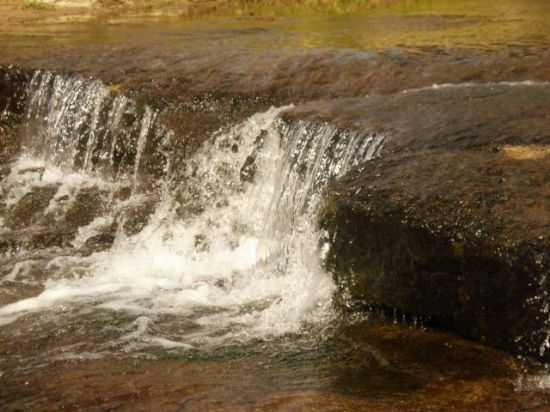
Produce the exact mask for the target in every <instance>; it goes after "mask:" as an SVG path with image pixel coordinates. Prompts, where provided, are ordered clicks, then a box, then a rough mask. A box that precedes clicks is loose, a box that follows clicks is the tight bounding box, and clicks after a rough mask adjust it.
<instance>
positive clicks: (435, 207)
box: [288, 84, 550, 361]
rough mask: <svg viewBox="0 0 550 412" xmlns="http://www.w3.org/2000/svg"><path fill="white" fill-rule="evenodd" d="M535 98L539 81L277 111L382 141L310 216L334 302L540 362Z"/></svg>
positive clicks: (543, 313)
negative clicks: (378, 151) (324, 244)
mask: <svg viewBox="0 0 550 412" xmlns="http://www.w3.org/2000/svg"><path fill="white" fill-rule="evenodd" d="M548 103H550V90H549V86H548V85H545V84H540V85H536V86H535V85H525V84H524V85H503V84H500V85H495V84H493V85H471V86H468V87H452V88H431V89H426V90H423V91H415V92H413V93H400V94H398V95H392V96H385V97H381V96H376V97H373V98H370V99H368V98H367V99H363V100H361V101H360V100H353V101H347V103H346V104H344V102H343V101H340V102H332V103H326V102H325V103H324V104H320V105H317V107H321V109H320V110H319V111H317V112H315V111H314V110H313V109H312V108H313V107H314V106H315V105H313V104H310V105H305V106H302V107H298V108H297V109H296V110H295V111H294V112H293V113H291V114H289V115H288V119H292V118H302V119H303V118H307V119H309V121H320V120H322V121H330V122H334V123H336V124H339V125H340V126H341V127H346V125H347V126H348V127H361V128H362V129H363V130H364V129H365V128H367V127H371V129H372V131H373V133H377V134H381V135H384V136H386V143H385V148H384V149H383V151H382V155H381V157H380V158H378V159H374V160H372V161H370V162H367V163H365V164H363V165H360V166H359V167H357V168H356V169H355V170H354V171H352V172H351V173H349V174H348V175H347V176H345V177H344V178H342V179H340V180H339V181H336V182H334V183H333V184H332V185H331V187H330V188H329V190H327V191H326V194H325V198H324V203H323V206H322V210H321V212H320V216H319V219H320V225H321V227H322V228H324V229H325V230H326V232H327V236H328V239H329V240H330V242H331V245H332V246H331V249H330V252H329V254H328V257H327V260H326V265H327V266H328V268H329V269H330V270H331V271H333V273H335V276H336V278H337V281H338V284H339V286H340V288H341V289H342V291H343V293H342V295H343V296H348V297H349V299H348V301H346V302H345V303H346V304H348V305H354V306H359V307H363V308H371V309H372V308H376V309H380V308H382V309H387V310H388V311H390V313H392V312H393V313H397V314H399V315H402V316H405V317H407V316H411V317H412V316H421V317H422V318H423V319H426V320H427V324H428V325H436V326H439V327H443V328H447V329H450V330H452V331H455V332H457V333H459V334H460V335H462V336H465V337H467V338H471V339H475V340H479V341H482V342H485V343H487V344H490V345H493V346H495V347H498V348H501V349H505V350H508V351H511V352H514V353H519V354H526V355H530V356H534V357H537V358H539V359H542V360H545V361H548V360H550V350H549V349H550V344H549V335H550V314H549V309H550V297H549V290H550V289H549V278H550V121H549V120H548V119H549V114H550V107H549V106H550V105H549V104H548ZM342 107H347V108H348V109H347V110H346V111H345V114H342ZM350 108H351V109H350Z"/></svg>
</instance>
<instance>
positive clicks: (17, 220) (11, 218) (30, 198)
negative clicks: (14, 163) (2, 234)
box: [5, 185, 58, 229]
mask: <svg viewBox="0 0 550 412" xmlns="http://www.w3.org/2000/svg"><path fill="white" fill-rule="evenodd" d="M57 189H58V185H47V186H38V187H34V188H33V190H32V191H31V192H28V193H26V194H25V195H23V197H21V199H19V200H18V201H17V203H16V204H15V205H13V206H12V207H11V208H10V209H9V211H8V216H7V219H6V222H5V224H6V226H8V227H9V228H11V229H17V228H24V227H27V226H29V225H31V224H32V223H34V222H36V221H38V220H39V218H40V217H41V216H42V212H43V211H44V210H45V209H46V208H47V207H48V205H49V203H50V200H51V199H52V198H53V197H54V196H55V194H56V193H57Z"/></svg>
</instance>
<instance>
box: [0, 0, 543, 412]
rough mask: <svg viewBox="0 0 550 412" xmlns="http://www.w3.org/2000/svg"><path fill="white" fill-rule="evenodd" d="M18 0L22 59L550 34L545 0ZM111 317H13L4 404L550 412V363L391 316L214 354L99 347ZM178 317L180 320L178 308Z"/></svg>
mask: <svg viewBox="0 0 550 412" xmlns="http://www.w3.org/2000/svg"><path fill="white" fill-rule="evenodd" d="M9 4H10V3H5V5H4V7H5V9H4V10H7V11H6V13H5V14H4V19H2V17H0V23H1V25H0V42H1V44H2V45H3V48H4V53H6V56H9V55H10V53H11V54H13V55H14V56H18V57H21V56H32V55H33V54H34V53H35V52H37V51H40V52H41V53H44V52H47V50H48V47H52V48H56V49H59V48H63V47H72V46H78V47H90V48H91V49H93V47H94V46H96V45H105V44H107V45H117V44H123V45H128V44H130V45H131V44H135V45H139V47H154V46H155V44H169V45H171V46H174V47H179V48H185V49H200V50H204V49H207V48H212V50H213V53H215V50H216V49H219V48H223V49H243V48H246V49H262V50H266V49H267V50H270V49H280V48H292V49H302V48H346V49H348V48H351V49H367V50H384V49H394V48H397V49H405V50H407V51H413V52H420V51H421V52H426V53H429V52H430V49H431V48H434V47H437V48H441V47H449V48H475V49H484V50H496V49H501V48H506V47H509V46H521V47H527V48H529V47H533V48H538V47H546V46H547V45H548V44H549V42H550V24H548V22H550V2H547V1H543V0H539V1H536V0H526V1H518V0H503V1H498V2H497V1H493V2H482V1H475V0H462V1H452V0H447V1H444V0H439V1H437V0H436V1H428V0H422V1H401V2H397V3H396V4H393V5H391V6H387V7H380V8H374V9H373V8H365V9H363V8H362V7H360V6H357V5H354V4H353V3H352V4H350V5H349V6H348V7H347V8H343V9H330V10H318V9H316V10H312V9H307V8H294V7H293V8H288V7H283V6H277V7H275V8H263V7H260V6H258V7H253V8H249V9H247V10H244V11H243V10H241V11H240V12H239V13H236V12H235V13H230V14H231V15H230V16H229V17H227V16H226V17H216V16H208V17H204V18H201V19H200V20H191V19H188V18H174V17H161V18H159V17H151V16H148V15H145V14H138V15H135V16H130V17H124V18H121V17H120V16H112V17H109V16H105V15H103V16H101V17H98V18H97V17H94V16H90V15H88V14H86V13H83V12H73V13H71V14H70V15H68V16H67V15H65V14H64V13H62V12H56V11H24V10H23V11H17V12H15V13H14V14H12V15H11V16H12V17H13V19H12V20H9V21H7V18H8V17H9V16H10V14H9V13H10V10H13V9H11V8H9V7H8V6H9ZM6 5H7V6H6ZM1 7H2V5H0V11H1V10H2V8H1ZM350 12H351V14H350ZM237 14H240V16H238V15H237ZM83 50H84V49H83ZM31 61H32V60H31ZM29 291H30V292H31V294H37V293H39V292H40V290H37V291H35V292H34V291H32V290H31V289H30V288H29V289H27V290H25V291H20V295H18V296H16V298H17V297H21V296H26V295H28V294H29ZM58 309H59V311H61V312H63V311H64V310H65V309H64V308H63V307H60V308H58ZM104 315H105V316H104V317H101V316H99V315H98V314H97V313H95V314H93V316H92V315H90V314H83V315H82V316H81V318H80V319H79V321H78V322H73V323H70V324H59V323H56V322H49V321H48V318H47V317H46V316H43V315H40V314H39V315H36V316H34V317H33V316H29V317H28V318H22V319H20V320H18V322H17V324H15V325H10V326H7V327H3V328H2V334H1V335H0V357H1V360H0V409H2V410H14V411H15V410H25V411H26V410H37V411H42V410H62V409H63V410H132V411H135V410H174V411H176V410H177V411H208V410H212V411H250V410H266V411H288V410H300V411H302V410H303V411H310V410H322V411H346V410H350V411H352V410H353V411H355V410H368V411H447V410H450V411H544V410H548V409H547V408H548V405H549V404H550V394H549V393H548V392H547V391H545V387H547V386H548V383H547V380H548V379H547V378H546V377H544V375H541V376H540V377H535V378H533V376H538V374H539V373H540V372H541V370H542V371H543V369H542V368H541V367H540V366H539V365H533V364H530V363H529V362H526V361H522V360H518V359H516V358H514V357H513V356H511V355H507V354H504V353H501V352H498V351H496V350H493V349H489V348H486V347H483V346H480V345H478V344H475V343H471V342H467V341H465V340H462V339H460V338H458V337H456V336H453V335H452V334H448V333H444V332H435V331H430V330H425V329H423V328H420V327H413V326H412V325H407V324H400V323H399V322H394V321H393V319H389V320H388V321H380V320H379V319H376V320H372V319H371V320H365V319H360V320H358V321H355V322H348V321H347V320H346V319H338V320H337V321H336V322H335V324H334V325H331V326H330V328H329V330H328V331H325V333H324V335H323V336H322V337H320V336H319V338H318V339H311V336H310V335H308V336H307V339H305V338H304V336H300V335H299V334H298V335H296V334H293V335H289V336H283V337H280V338H278V339H275V340H266V341H262V340H258V341H254V342H248V343H246V344H243V345H231V346H227V347H224V348H216V349H215V350H209V351H191V352H189V351H184V350H177V349H173V350H162V351H161V350H154V349H148V350H144V351H138V352H131V351H125V350H123V349H120V350H116V348H115V350H110V351H109V353H107V354H105V355H103V356H99V355H98V354H97V351H96V349H97V348H98V347H99V346H100V345H101V344H103V343H104V341H105V340H108V339H110V338H111V337H112V336H110V335H109V333H120V331H118V332H117V331H116V327H117V325H118V322H121V323H123V322H129V320H128V319H120V318H119V317H117V315H115V314H113V313H109V312H105V314H104ZM130 321H131V320H130ZM168 324H169V325H170V328H174V329H176V328H178V327H181V325H180V326H177V322H176V321H174V319H172V320H171V322H168ZM113 331H114V332H113ZM82 342H86V344H85V345H82ZM74 345H78V346H74ZM60 351H61V352H62V353H61V354H60ZM50 354H55V356H49V355H50Z"/></svg>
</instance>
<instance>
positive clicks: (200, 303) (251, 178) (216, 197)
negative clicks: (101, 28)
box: [0, 73, 384, 351]
mask: <svg viewBox="0 0 550 412" xmlns="http://www.w3.org/2000/svg"><path fill="white" fill-rule="evenodd" d="M30 87H31V90H34V92H33V93H31V101H30V104H29V110H28V113H27V117H28V119H29V128H28V129H27V133H31V131H34V133H36V136H39V137H40V139H41V141H42V142H43V143H45V142H50V144H49V145H50V146H52V147H53V146H55V147H56V148H57V149H55V150H50V151H48V150H44V149H42V152H41V153H42V154H43V156H44V157H45V158H46V159H48V160H46V163H45V165H44V168H45V169H47V170H46V172H45V173H44V174H45V175H48V176H53V175H54V174H52V173H49V174H48V169H49V168H52V167H54V164H57V163H59V162H68V163H69V164H70V165H72V167H73V168H77V169H78V168H79V169H81V170H83V171H84V172H86V171H93V170H95V168H96V167H98V165H99V164H100V163H101V162H100V160H101V159H103V160H107V162H108V163H109V162H110V164H111V165H113V162H114V161H115V160H116V159H123V158H124V156H126V153H122V154H120V153H119V154H116V152H117V150H121V148H122V147H124V148H125V150H128V151H130V152H133V154H132V157H133V159H134V163H133V164H132V169H131V173H130V174H131V175H133V176H136V175H138V174H139V173H140V170H141V167H140V164H142V162H143V161H144V157H145V156H146V155H147V150H148V148H147V146H148V145H149V142H150V139H151V136H155V133H160V135H161V136H162V137H163V139H167V136H169V132H168V131H166V130H164V129H163V128H162V126H161V125H160V124H159V120H158V119H159V116H158V113H157V112H155V111H154V110H152V109H150V108H147V107H145V108H143V109H142V110H141V111H140V110H139V109H137V107H136V105H135V103H132V102H131V101H129V100H128V99H125V98H124V97H122V96H119V95H115V94H113V93H112V92H110V91H108V90H106V89H105V87H103V86H102V85H101V83H97V82H84V81H82V80H81V79H66V78H62V77H58V76H54V75H52V74H50V73H38V74H37V75H36V76H35V77H34V78H33V81H32V84H31V86H30ZM288 109H289V107H283V108H272V109H270V110H268V111H267V112H265V113H258V114H256V115H254V116H252V117H251V118H249V119H247V120H246V121H244V122H243V123H241V124H238V125H236V126H234V127H232V128H229V129H227V130H222V131H219V132H217V133H216V134H215V135H214V136H212V138H211V139H210V141H209V143H208V144H206V145H205V146H204V147H203V148H202V149H201V150H199V151H198V152H197V153H196V154H195V155H194V156H193V157H192V158H191V159H188V160H186V161H185V164H181V165H172V167H171V169H173V171H174V172H173V174H171V175H165V176H164V177H163V178H162V179H164V180H165V181H166V184H164V185H162V187H164V188H165V192H164V194H163V200H162V201H161V202H160V204H159V205H158V206H157V208H156V211H155V212H154V213H153V215H152V216H151V217H150V219H149V221H148V223H147V225H146V226H145V227H144V228H143V230H141V231H140V232H139V233H137V234H134V235H127V234H125V233H123V232H120V231H119V233H118V235H117V238H116V240H115V243H114V245H113V246H112V248H111V249H110V250H108V251H105V252H98V253H95V254H92V255H91V256H88V257H85V258H78V257H74V256H73V257H71V258H65V257H63V258H56V259H54V261H52V262H50V263H48V270H49V271H50V272H51V273H49V277H50V280H49V281H48V282H47V284H46V285H45V290H44V291H43V292H42V293H41V294H40V295H38V296H36V297H34V298H30V299H26V300H20V301H18V302H15V303H13V304H10V305H7V306H4V307H2V308H0V325H2V324H8V323H11V322H13V320H15V319H17V318H19V317H20V316H21V315H23V314H26V313H29V312H30V313H34V312H42V311H45V310H48V311H51V310H52V309H54V308H56V307H58V306H59V305H62V306H63V307H66V306H67V305H75V306H76V307H77V308H78V307H81V306H84V307H88V308H91V310H92V311H93V310H96V311H105V310H107V311H110V312H112V313H118V314H120V313H125V314H126V316H129V318H130V320H129V321H128V323H127V324H126V325H125V326H124V327H122V328H121V329H120V331H119V332H120V334H119V336H118V337H117V338H116V339H114V340H113V341H111V342H109V343H106V344H105V345H106V346H102V347H101V348H96V349H97V350H101V351H109V350H112V349H113V348H119V347H120V346H121V345H122V346H123V347H124V348H125V350H137V349H140V348H143V347H148V346H163V347H167V348H174V347H185V348H188V347H196V348H198V347H205V346H206V347H208V346H218V345H224V344H227V343H228V342H243V341H248V340H250V339H257V338H261V339H265V338H270V337H275V336H281V335H285V334H288V333H298V332H300V331H302V330H303V328H304V326H306V325H311V326H313V325H316V327H323V325H326V324H327V322H328V320H329V319H331V318H332V316H333V308H332V295H333V293H334V292H335V285H334V282H333V280H332V276H331V275H330V274H329V273H327V272H326V271H325V270H324V269H323V267H322V262H321V251H320V250H319V239H320V234H319V233H318V229H317V227H316V224H315V220H316V219H315V216H316V213H317V209H318V206H319V203H320V198H321V194H322V191H323V189H324V188H325V187H326V186H327V184H328V183H329V182H330V180H331V179H334V178H337V177H339V176H342V175H343V174H345V173H346V172H347V171H349V170H350V169H351V168H352V167H354V166H356V165H358V164H359V163H361V162H364V161H366V160H368V159H370V158H372V157H375V156H377V155H379V153H380V150H381V148H382V145H383V141H384V138H383V136H377V135H371V134H369V133H366V132H353V131H343V130H338V129H336V128H334V127H332V126H331V125H328V124H317V123H309V122H294V123H287V122H286V121H284V120H282V119H281V117H280V114H281V113H282V112H284V111H285V110H288ZM138 113H139V116H138ZM128 117H129V118H131V119H132V121H131V122H129V121H128ZM122 124H124V125H129V126H130V127H129V129H127V128H126V127H123V126H122ZM84 125H86V126H84ZM31 128H32V129H31ZM157 136H158V134H157ZM131 139H133V140H131ZM121 141H125V142H129V141H132V142H133V143H132V144H125V145H123V146H121V145H120V144H119V143H120V142H121ZM36 148H37V146H36V145H33V146H31V147H30V150H32V151H33V152H36ZM67 154H68V155H67ZM65 156H67V157H65ZM119 161H120V162H121V160H119ZM128 164H129V162H128ZM17 176H18V175H14V179H17V178H18V177H17ZM55 176H57V175H55ZM50 180H51V178H50ZM110 222H112V219H111V218H110V217H109V213H107V214H106V215H105V216H102V217H101V218H99V219H96V220H95V221H93V222H91V223H90V224H89V230H88V229H81V230H79V231H78V234H77V236H75V239H74V241H73V245H82V244H84V243H85V242H86V238H85V236H84V234H85V233H93V234H97V233H98V230H101V228H102V227H103V226H105V225H109V224H110ZM74 273H79V274H83V275H80V276H78V277H75V276H74ZM73 313H79V311H78V310H75V311H74V312H72V311H68V312H67V311H64V312H63V313H62V314H59V316H63V317H68V318H69V319H65V320H64V321H66V322H70V321H71V316H75V315H73ZM72 321H74V322H77V321H78V319H72ZM182 324H185V325H187V326H188V327H181V325H182Z"/></svg>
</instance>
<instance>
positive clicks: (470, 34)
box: [0, 0, 550, 50]
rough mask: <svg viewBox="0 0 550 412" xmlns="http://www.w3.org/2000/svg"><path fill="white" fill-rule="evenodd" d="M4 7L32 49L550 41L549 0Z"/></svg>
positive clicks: (9, 38) (15, 34)
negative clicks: (192, 12) (221, 12)
mask: <svg viewBox="0 0 550 412" xmlns="http://www.w3.org/2000/svg"><path fill="white" fill-rule="evenodd" d="M0 7H2V6H0ZM3 7H4V8H5V10H7V11H5V12H4V15H5V16H4V17H5V19H6V21H4V24H2V26H0V38H1V39H2V42H3V44H4V45H5V46H7V47H8V48H9V49H11V48H14V49H15V48H16V49H19V50H21V48H29V49H33V48H35V47H36V46H37V44H38V42H39V43H40V45H44V44H51V45H52V46H55V45H74V44H79V45H82V44H90V45H93V44H113V43H114V44H116V43H123V44H126V43H139V44H142V45H143V44H148V43H155V42H163V43H177V44H178V45H179V46H182V45H185V47H190V48H194V47H196V48H204V47H217V46H220V47H224V48H225V47H236V48H250V47H252V48H262V49H265V48H286V47H289V48H326V47H334V48H356V49H371V50H381V49H387V48H395V47H398V48H404V49H425V48H429V47H451V48H477V49H496V48H501V47H508V46H524V47H545V46H547V45H548V44H549V41H550V25H549V24H548V21H550V3H548V2H547V1H544V0H502V1H498V2H497V1H491V2H480V1H476V0H460V1H452V0H431V1H430V0H408V1H407V0H405V1H398V2H396V3H395V4H393V3H392V5H391V6H380V7H376V8H372V7H368V8H366V7H361V6H360V5H358V4H357V3H352V6H348V7H344V8H342V10H339V9H336V10H335V9H330V8H328V9H327V8H325V9H323V8H321V9H311V8H309V9H308V8H306V7H300V8H296V7H291V6H287V7H284V6H277V7H271V8H270V7H265V6H250V7H249V8H248V9H247V10H244V11H243V10H239V13H237V12H235V11H234V10H229V11H226V12H228V14H230V15H231V14H243V15H241V16H234V17H216V16H215V15H214V16H210V17H202V18H200V19H189V18H184V17H173V16H172V17H170V16H168V17H167V16H164V17H163V16H151V15H148V14H144V13H136V14H133V15H125V16H121V15H111V16H110V15H108V14H107V15H105V14H103V15H101V16H99V17H98V16H95V15H92V14H89V13H86V12H84V13H82V12H80V13H78V12H70V13H65V12H62V11H55V10H53V11H52V10H46V11H25V10H18V11H17V10H16V11H15V12H14V11H13V7H11V8H10V6H9V4H8V5H4V6H3ZM0 10H1V9H0ZM10 12H11V13H12V14H13V15H10ZM0 19H1V18H0ZM44 42H46V43H44Z"/></svg>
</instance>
